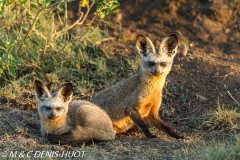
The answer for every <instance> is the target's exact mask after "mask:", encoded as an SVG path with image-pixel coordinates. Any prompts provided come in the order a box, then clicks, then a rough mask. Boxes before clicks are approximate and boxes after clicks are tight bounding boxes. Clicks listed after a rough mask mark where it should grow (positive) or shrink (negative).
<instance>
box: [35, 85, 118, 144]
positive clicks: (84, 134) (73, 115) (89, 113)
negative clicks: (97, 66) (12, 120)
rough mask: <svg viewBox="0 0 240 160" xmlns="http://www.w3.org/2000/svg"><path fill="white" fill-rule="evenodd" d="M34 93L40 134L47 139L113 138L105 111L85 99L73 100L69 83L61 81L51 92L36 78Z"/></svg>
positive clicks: (80, 141) (84, 140)
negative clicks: (39, 122) (59, 85)
mask: <svg viewBox="0 0 240 160" xmlns="http://www.w3.org/2000/svg"><path fill="white" fill-rule="evenodd" d="M34 92H35V97H36V99H37V103H38V113H39V116H40V120H41V134H42V136H46V137H47V138H48V140H49V141H52V142H54V143H60V144H68V145H81V144H83V143H85V144H90V143H92V142H99V141H104V140H113V139H115V133H114V130H113V125H112V121H111V119H110V118H109V116H108V115H107V113H105V111H103V110H102V109H101V108H100V107H98V106H96V105H95V104H93V103H90V102H87V101H83V100H74V101H72V95H73V86H72V84H71V83H66V84H64V85H63V86H62V87H61V88H60V89H59V90H58V92H57V93H51V92H50V91H49V90H48V88H47V87H46V86H45V85H44V84H43V83H42V82H41V81H38V80H35V82H34Z"/></svg>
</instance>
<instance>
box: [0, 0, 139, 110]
mask: <svg viewBox="0 0 240 160" xmlns="http://www.w3.org/2000/svg"><path fill="white" fill-rule="evenodd" d="M69 1H70V0H57V1H54V2H52V1H50V0H40V1H39V0H22V1H10V0H9V1H1V2H0V6H1V11H2V12H1V13H0V14H1V16H2V17H4V18H0V39H1V40H0V44H1V46H0V82H1V85H0V87H1V90H0V99H1V100H4V102H16V103H15V104H18V105H19V106H20V107H21V108H22V107H24V106H31V104H32V85H29V84H32V82H33V80H34V79H41V80H43V81H47V82H56V83H58V84H59V83H62V82H64V81H71V82H73V83H74V85H75V86H76V94H75V95H76V96H78V97H81V98H89V97H90V96H92V94H93V93H94V92H95V90H99V89H100V88H101V87H104V86H106V85H109V84H112V83H114V82H115V81H117V80H118V79H119V78H120V77H121V76H123V75H126V74H128V73H129V72H131V71H133V70H135V68H131V67H132V66H128V67H129V72H128V71H123V70H122V68H118V67H116V65H117V66H120V65H125V64H126V65H128V62H127V61H124V63H123V60H121V59H123V58H119V59H120V61H117V60H116V58H115V57H114V56H110V55H109V53H108V52H105V51H104V50H103V49H101V47H100V46H98V45H97V44H99V43H97V42H101V40H102V39H103V38H104V37H105V36H107V35H105V34H104V33H102V32H100V31H99V29H98V28H97V27H93V26H92V22H93V20H94V19H95V18H93V20H92V21H91V23H90V24H88V25H85V20H86V18H87V16H88V13H89V11H90V10H91V9H92V6H93V5H94V4H95V1H86V2H87V3H85V4H86V5H87V6H88V7H87V8H86V9H84V11H81V12H80V14H81V15H80V16H79V19H77V20H76V21H75V22H73V24H71V25H69V24H67V21H68V16H65V15H67V8H66V5H67V3H68V2H69ZM107 2H108V3H105V1H104V3H101V4H102V7H103V8H106V9H107V10H109V9H114V10H115V9H116V8H115V7H113V6H111V5H110V4H112V5H113V4H116V3H117V1H116V0H108V1H107ZM80 5H81V3H80ZM104 5H106V6H104ZM111 7H112V8H111ZM53 10H54V12H53ZM56 10H57V11H56ZM103 10H105V9H103ZM62 12H63V13H64V16H61V15H60V13H62ZM111 13H114V12H110V11H108V13H107V15H109V14H111ZM107 15H106V16H107ZM56 17H57V19H56ZM78 25H80V26H81V27H76V26H78ZM80 28H81V29H80ZM119 59H118V60H119ZM122 63H123V64H122Z"/></svg>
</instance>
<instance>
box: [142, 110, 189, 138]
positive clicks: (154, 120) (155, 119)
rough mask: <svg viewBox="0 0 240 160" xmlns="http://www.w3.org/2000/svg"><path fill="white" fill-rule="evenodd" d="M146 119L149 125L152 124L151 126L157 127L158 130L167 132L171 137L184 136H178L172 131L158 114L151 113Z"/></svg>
mask: <svg viewBox="0 0 240 160" xmlns="http://www.w3.org/2000/svg"><path fill="white" fill-rule="evenodd" d="M146 121H147V122H148V123H149V124H150V125H152V126H154V127H156V128H158V129H159V130H161V131H163V132H165V133H167V134H168V135H169V136H171V137H174V138H176V139H180V138H181V139H182V138H184V137H183V136H180V135H179V134H178V133H176V132H175V131H173V130H172V129H171V128H170V127H169V126H168V125H167V124H166V123H165V122H164V121H163V120H162V119H161V118H160V117H159V116H155V115H152V114H151V115H149V116H148V117H147V118H146Z"/></svg>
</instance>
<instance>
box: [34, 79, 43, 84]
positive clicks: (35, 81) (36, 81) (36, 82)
mask: <svg viewBox="0 0 240 160" xmlns="http://www.w3.org/2000/svg"><path fill="white" fill-rule="evenodd" d="M41 83H42V82H41V81H40V80H38V79H35V80H34V84H41Z"/></svg>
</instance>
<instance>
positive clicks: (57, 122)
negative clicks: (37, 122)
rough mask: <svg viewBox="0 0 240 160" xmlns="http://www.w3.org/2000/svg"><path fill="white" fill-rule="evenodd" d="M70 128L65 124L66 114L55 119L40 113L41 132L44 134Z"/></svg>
mask: <svg viewBox="0 0 240 160" xmlns="http://www.w3.org/2000/svg"><path fill="white" fill-rule="evenodd" d="M70 129H71V127H70V126H69V125H68V124H67V118H66V115H63V116H61V117H59V118H56V119H49V118H46V117H44V115H41V134H42V135H43V136H45V135H46V134H47V133H54V134H62V133H66V132H68V131H69V130H70Z"/></svg>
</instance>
